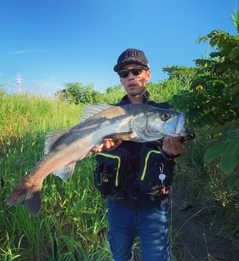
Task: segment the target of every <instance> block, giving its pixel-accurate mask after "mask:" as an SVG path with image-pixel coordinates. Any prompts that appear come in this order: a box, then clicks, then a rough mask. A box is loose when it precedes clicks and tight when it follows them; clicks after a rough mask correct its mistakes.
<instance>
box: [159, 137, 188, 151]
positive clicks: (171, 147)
mask: <svg viewBox="0 0 239 261" xmlns="http://www.w3.org/2000/svg"><path fill="white" fill-rule="evenodd" d="M186 143H187V142H186V141H184V142H181V141H180V140H179V139H178V138H174V137H165V138H164V139H163V146H162V150H163V151H164V152H165V153H166V154H167V155H169V156H176V155H179V154H182V153H183V152H184V150H185V147H186Z"/></svg>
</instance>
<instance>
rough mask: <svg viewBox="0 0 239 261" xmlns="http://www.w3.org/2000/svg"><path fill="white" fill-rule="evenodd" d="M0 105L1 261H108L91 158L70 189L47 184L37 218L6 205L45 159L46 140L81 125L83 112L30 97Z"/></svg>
mask: <svg viewBox="0 0 239 261" xmlns="http://www.w3.org/2000/svg"><path fill="white" fill-rule="evenodd" d="M1 101H2V104H1V109H0V110H1V111H0V114H1V115H2V117H1V130H2V131H1V136H0V141H1V151H0V169H1V180H2V185H1V196H0V197H1V202H2V204H1V207H0V246H1V247H0V260H35V261H36V260H59V261H60V260H107V258H109V249H108V244H107V240H106V231H107V221H106V209H107V208H106V205H105V204H106V202H105V201H104V200H103V199H102V198H101V196H100V195H99V193H98V192H97V190H96V189H94V188H93V170H94V161H93V159H92V158H88V159H86V160H84V161H82V162H80V163H79V164H77V166H76V169H75V172H74V175H73V177H72V178H71V179H69V180H68V181H67V182H65V183H64V182H62V180H61V179H59V178H58V177H55V176H54V175H49V176H48V177H47V178H46V179H45V180H44V183H43V190H42V208H41V211H40V213H39V215H38V216H37V217H33V216H31V215H30V214H28V212H27V211H26V210H25V209H24V208H23V207H16V208H15V207H10V206H7V205H6V204H5V200H6V198H7V196H8V195H9V194H10V192H11V190H12V188H14V186H15V185H16V184H17V183H18V182H19V181H20V180H21V178H22V177H23V176H24V175H25V174H27V173H28V172H29V171H30V170H31V169H32V168H33V167H34V165H35V164H36V163H37V161H38V160H39V159H40V158H41V157H42V156H43V149H44V137H45V135H46V134H47V133H48V132H49V131H53V130H56V129H60V128H66V127H70V126H73V125H75V124H77V123H78V122H79V118H80V114H81V112H82V107H81V106H75V105H71V104H66V103H62V102H59V101H57V100H54V99H50V98H46V97H43V96H42V97H41V96H33V95H27V94H23V95H14V94H13V95H4V97H1ZM56 246H57V247H56ZM56 257H57V259H56Z"/></svg>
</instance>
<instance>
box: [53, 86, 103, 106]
mask: <svg viewBox="0 0 239 261" xmlns="http://www.w3.org/2000/svg"><path fill="white" fill-rule="evenodd" d="M64 86H65V88H64V89H63V90H61V91H58V92H57V93H56V94H55V96H56V97H58V98H59V99H60V100H62V101H68V102H73V103H75V104H76V105H77V104H79V103H83V104H86V103H92V104H94V103H97V102H99V100H100V96H101V94H100V93H99V92H97V91H95V90H93V88H94V85H93V84H91V83H89V84H88V85H87V86H83V85H82V83H79V82H73V83H64Z"/></svg>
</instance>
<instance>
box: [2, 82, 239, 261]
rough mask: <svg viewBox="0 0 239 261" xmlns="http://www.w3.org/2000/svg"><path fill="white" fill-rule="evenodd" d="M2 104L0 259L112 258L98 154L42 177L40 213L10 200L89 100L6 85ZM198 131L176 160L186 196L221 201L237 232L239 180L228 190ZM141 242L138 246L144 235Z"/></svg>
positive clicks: (228, 227) (227, 225) (230, 229)
mask: <svg viewBox="0 0 239 261" xmlns="http://www.w3.org/2000/svg"><path fill="white" fill-rule="evenodd" d="M172 86H176V85H175V84H174V83H172V84H171V87H172ZM149 88H150V92H151V93H153V95H152V97H156V98H157V100H158V101H164V100H167V99H168V98H169V96H170V95H172V92H173V93H174V92H176V89H175V88H174V89H172V88H170V92H167V90H166V89H165V90H164V92H163V93H164V95H165V96H163V95H161V96H160V97H159V96H157V95H159V91H158V90H159V89H158V88H161V89H160V92H161V91H162V88H164V86H161V85H160V84H156V89H155V88H154V86H153V85H152V84H151V85H150V86H149ZM117 95H118V96H119V94H118V93H117ZM115 100H116V98H115ZM0 104H1V106H0V115H1V117H0V130H1V131H0V178H1V187H0V188H1V193H0V202H1V205H0V260H4V261H10V260H19V261H25V260H29V261H56V260H57V261H65V260H73V261H74V260H81V261H82V260H86V261H88V260H92V261H101V260H102V261H108V260H110V257H111V254H110V251H109V245H108V242H107V230H108V224H107V206H106V201H105V200H103V199H102V198H101V196H100V194H99V193H98V191H97V190H96V189H95V188H94V186H93V171H94V164H95V162H94V159H93V156H91V157H88V158H87V159H85V160H83V161H81V162H79V163H77V165H76V168H75V171H74V174H73V176H72V178H70V179H69V180H67V182H63V181H62V180H61V179H59V178H58V177H56V176H54V175H52V174H50V175H49V176H48V177H47V178H46V179H45V180H44V182H43V190H42V208H41V211H40V213H39V214H38V216H37V217H33V216H31V215H30V214H29V213H28V212H27V211H26V210H25V209H24V208H23V207H21V206H20V207H16V208H15V207H12V206H7V205H6V204H5V201H6V198H7V196H8V195H9V194H10V193H11V190H12V189H13V188H14V187H15V185H16V184H17V183H18V182H19V181H20V180H21V178H22V177H23V176H24V175H26V174H27V173H28V172H29V171H30V170H31V169H32V168H33V167H34V165H35V164H36V163H37V162H38V160H39V159H40V158H41V157H42V156H43V150H44V139H45V138H44V137H45V136H46V134H47V133H48V132H50V131H54V130H57V129H61V128H67V127H71V126H73V125H75V124H77V123H78V122H79V119H80V115H81V113H82V111H83V106H81V105H77V106H76V105H74V104H69V103H63V102H60V101H58V100H56V99H52V98H47V97H44V96H34V95H29V94H21V95H17V94H10V95H6V94H4V93H3V92H1V91H0ZM196 134H197V136H196V140H195V141H190V142H188V149H187V151H186V153H185V155H184V156H182V157H180V158H179V159H178V160H177V161H178V163H179V165H180V166H181V168H180V169H177V173H176V175H175V182H176V183H177V187H179V189H181V192H182V193H183V194H184V195H185V198H190V199H196V200H201V201H204V202H207V204H211V205H213V206H216V207H215V208H214V209H216V210H218V209H220V211H217V212H216V213H217V215H218V216H219V217H223V216H224V218H221V219H220V222H221V223H220V226H221V228H222V227H223V228H224V229H225V231H226V232H227V233H228V235H230V236H234V237H238V236H239V227H238V223H239V220H238V217H239V207H238V199H239V196H238V192H237V191H238V188H237V187H236V188H235V190H234V191H229V190H228V189H227V186H226V181H224V182H225V183H223V175H222V174H221V173H220V171H219V170H218V168H216V167H215V165H214V164H215V163H212V164H205V163H204V162H203V153H204V151H205V150H206V146H207V139H208V135H207V131H206V129H205V130H204V129H201V130H197V131H196ZM229 221H230V222H229ZM170 235H171V242H173V244H174V245H175V247H177V244H178V242H179V243H180V244H181V242H180V238H178V235H179V234H178V232H177V230H176V231H174V229H173V230H172V229H171V233H170ZM176 235H177V236H176ZM175 237H176V238H175ZM174 245H173V246H172V249H173V250H174ZM135 247H136V248H139V243H138V241H136V243H135ZM175 251H176V250H175Z"/></svg>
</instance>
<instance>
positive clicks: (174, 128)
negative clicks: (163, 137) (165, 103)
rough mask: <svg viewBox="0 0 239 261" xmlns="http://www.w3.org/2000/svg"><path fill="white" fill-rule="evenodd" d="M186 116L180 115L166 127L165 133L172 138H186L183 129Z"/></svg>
mask: <svg viewBox="0 0 239 261" xmlns="http://www.w3.org/2000/svg"><path fill="white" fill-rule="evenodd" d="M185 119H186V115H185V113H180V114H179V115H178V117H176V118H175V119H174V120H173V121H172V122H170V124H169V125H168V126H167V127H166V129H165V131H166V133H171V135H172V136H174V137H179V136H180V137H183V136H187V134H186V129H185V127H184V123H185Z"/></svg>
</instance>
